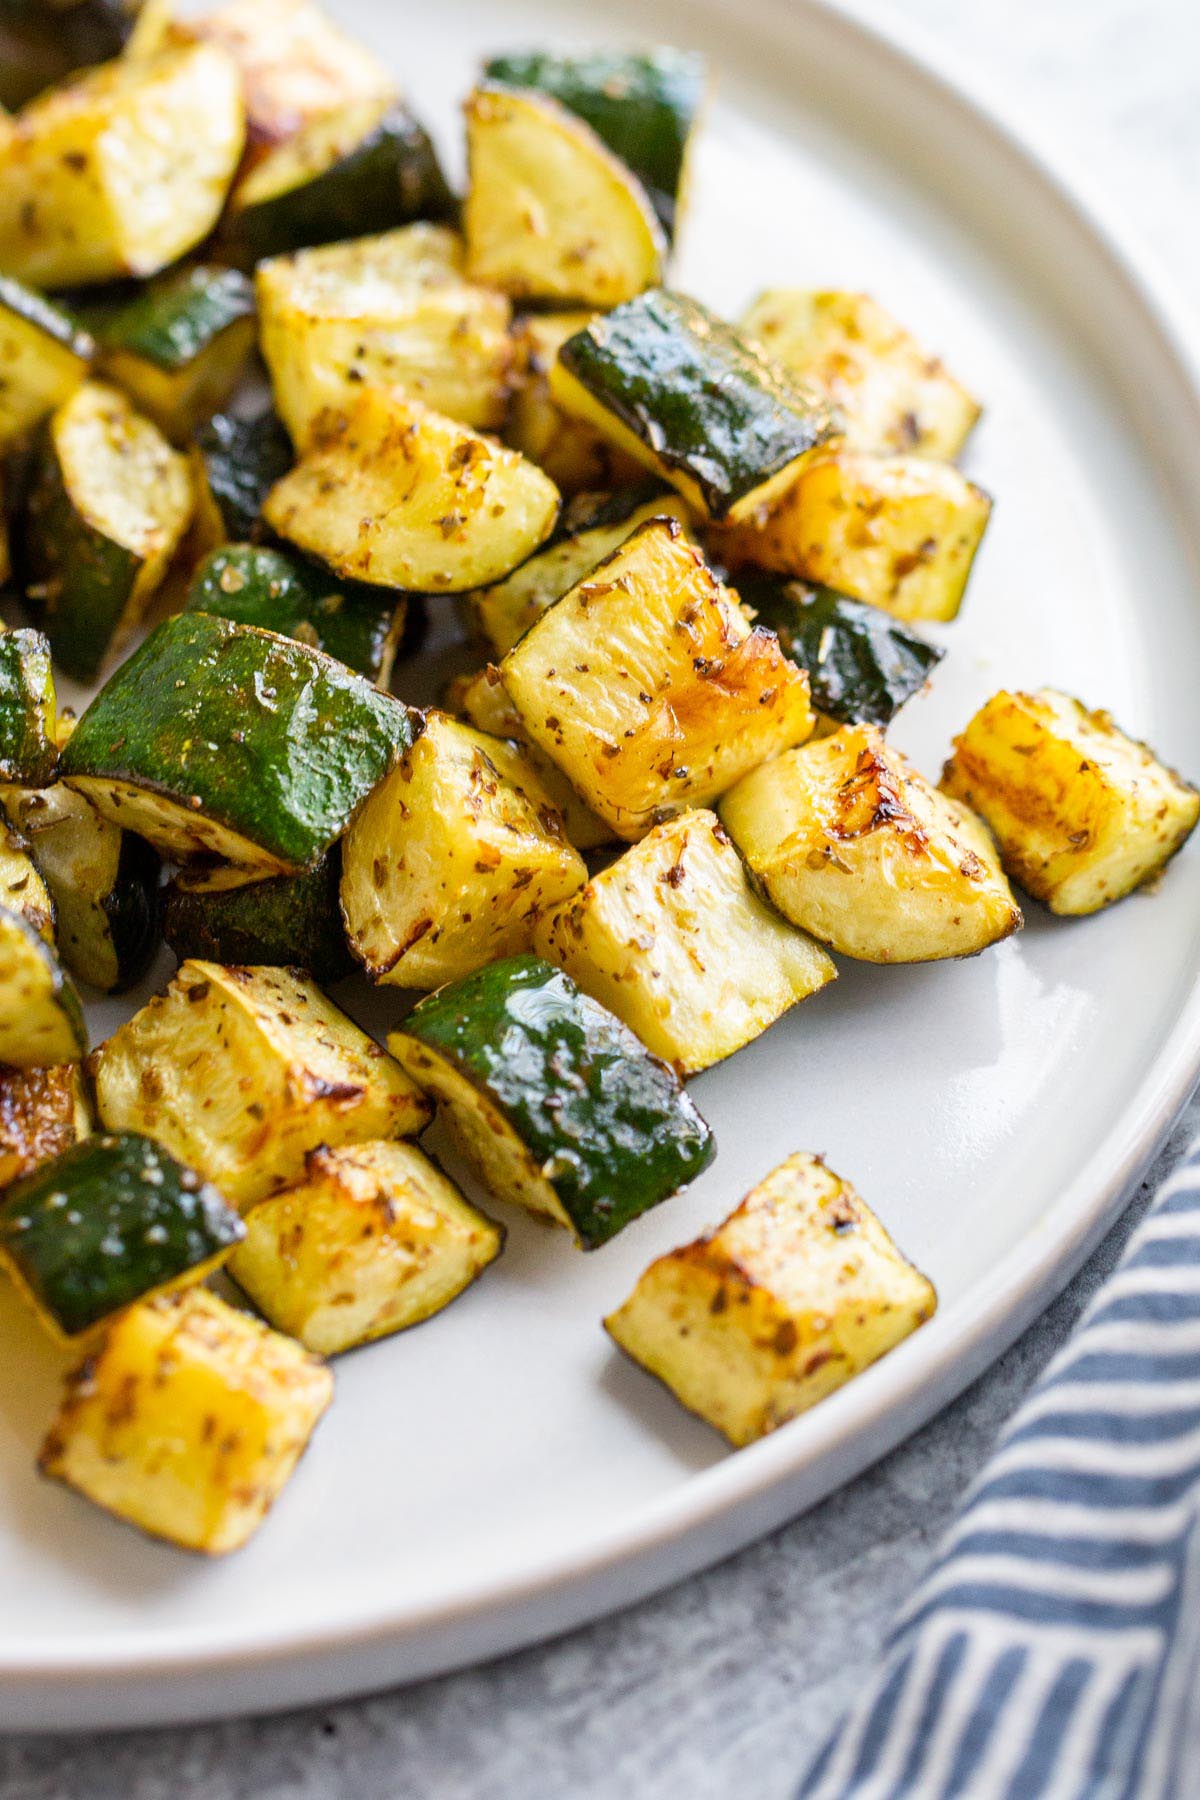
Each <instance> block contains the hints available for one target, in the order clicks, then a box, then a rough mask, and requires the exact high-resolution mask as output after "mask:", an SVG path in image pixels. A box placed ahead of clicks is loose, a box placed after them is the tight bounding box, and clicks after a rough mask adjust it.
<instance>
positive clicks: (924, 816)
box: [720, 725, 1021, 963]
mask: <svg viewBox="0 0 1200 1800" xmlns="http://www.w3.org/2000/svg"><path fill="white" fill-rule="evenodd" d="M720 812H721V818H722V819H723V821H724V823H725V827H726V829H727V830H728V832H729V835H730V836H731V837H732V839H733V841H734V843H735V844H736V845H737V847H738V849H739V850H740V851H741V853H742V855H743V857H744V858H745V859H746V862H747V864H748V865H749V868H750V871H751V874H752V875H753V876H754V877H755V879H756V880H757V881H758V882H759V883H760V884H761V886H762V888H763V891H764V892H765V893H766V894H767V896H768V898H769V899H770V900H771V901H772V903H773V904H774V905H775V906H776V907H778V909H779V911H780V912H781V913H782V914H783V915H784V917H785V918H786V919H790V920H791V921H792V924H793V925H798V926H799V927H800V929H801V930H802V931H809V932H811V933H812V935H813V937H815V938H817V939H819V940H820V942H821V943H823V944H828V945H829V947H830V949H831V950H840V951H841V952H842V953H843V954H844V955H846V956H855V957H859V958H861V959H862V960H863V961H864V962H880V963H891V962H930V961H934V960H936V959H938V958H941V957H947V956H974V955H975V954H976V952H978V951H980V950H984V949H986V948H987V946H988V945H989V944H994V943H997V942H998V941H999V940H1000V939H1001V938H1006V937H1008V936H1009V935H1010V934H1011V933H1012V932H1014V931H1016V930H1018V929H1019V927H1020V924H1021V914H1020V911H1019V909H1018V907H1017V903H1016V901H1015V900H1014V899H1013V896H1012V891H1011V889H1010V888H1009V885H1008V882H1007V881H1006V880H1005V877H1004V872H1003V870H1002V869H1001V867H1000V861H999V858H998V857H997V855H996V846H995V845H994V843H993V842H992V839H991V836H990V834H989V833H988V830H987V827H986V826H985V825H984V824H983V823H982V821H981V820H980V819H979V818H977V817H976V816H975V814H974V813H972V812H970V811H969V810H968V809H967V808H966V807H965V806H961V805H959V803H958V802H957V801H955V800H950V799H948V798H947V796H946V795H944V794H939V793H938V791H937V789H936V788H934V787H931V786H930V785H929V783H928V782H927V781H926V780H925V778H924V777H923V776H922V775H919V774H918V773H917V771H916V769H914V768H913V767H912V764H911V763H909V762H908V761H907V760H906V758H904V757H903V756H901V754H900V752H899V751H898V750H896V749H895V748H894V747H893V746H892V745H890V744H888V743H886V742H885V741H884V739H883V737H882V736H881V734H880V733H879V731H878V730H877V729H876V728H875V727H874V726H871V725H843V726H842V728H841V730H840V731H837V732H835V733H834V734H833V735H832V736H831V737H825V738H821V739H819V740H817V741H816V742H815V743H812V744H806V745H804V747H803V749H802V750H792V751H789V752H788V754H787V755H786V756H780V757H777V758H776V760H775V761H774V762H771V763H767V764H765V765H764V766H763V767H762V768H761V769H755V770H754V772H753V773H752V774H750V775H747V776H746V777H745V779H744V780H742V781H740V782H739V783H738V785H737V786H736V787H735V788H734V789H732V791H731V792H730V793H728V794H726V795H725V798H724V799H723V800H722V802H721V807H720Z"/></svg>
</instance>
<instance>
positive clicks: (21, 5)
mask: <svg viewBox="0 0 1200 1800" xmlns="http://www.w3.org/2000/svg"><path fill="white" fill-rule="evenodd" d="M140 10H141V6H140V0H55V3H49V0H5V3H4V5H3V6H2V7H0V106H7V107H14V108H15V107H18V106H24V105H25V104H26V102H27V101H29V100H32V99H33V97H34V95H35V94H39V93H41V91H42V89H43V88H48V87H50V86H52V85H53V84H54V83H55V82H59V81H62V80H63V79H64V77H65V76H67V75H71V74H73V73H74V72H75V70H76V69H85V68H90V67H92V66H93V64H95V63H102V62H108V61H109V60H110V59H111V58H112V57H114V56H119V55H120V53H121V51H122V49H123V48H124V46H125V44H126V43H127V41H128V39H129V36H130V33H131V32H132V30H133V29H134V25H135V23H136V21H137V18H138V14H139V12H140Z"/></svg>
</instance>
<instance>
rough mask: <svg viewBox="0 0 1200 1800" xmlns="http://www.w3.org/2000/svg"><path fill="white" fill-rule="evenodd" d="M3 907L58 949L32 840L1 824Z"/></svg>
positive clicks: (0, 899)
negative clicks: (55, 944) (32, 850)
mask: <svg viewBox="0 0 1200 1800" xmlns="http://www.w3.org/2000/svg"><path fill="white" fill-rule="evenodd" d="M0 907H3V908H4V910H5V911H6V912H14V913H17V914H19V916H20V917H21V918H22V919H24V921H25V923H26V925H28V926H30V927H31V929H32V930H34V931H36V932H37V934H38V936H39V937H40V938H41V939H42V941H43V943H46V944H49V945H50V946H51V948H53V947H54V937H55V932H54V926H55V918H54V901H53V900H52V899H51V896H50V890H49V888H48V887H47V886H46V883H45V881H44V880H43V878H42V874H41V871H40V870H39V869H38V867H37V864H36V863H35V862H34V860H33V857H32V855H31V854H30V850H29V842H28V839H26V838H25V837H23V836H22V835H21V833H20V832H19V831H16V830H14V829H13V827H12V826H11V825H7V824H3V823H0ZM3 1060H4V1059H3V1058H0V1061H3Z"/></svg>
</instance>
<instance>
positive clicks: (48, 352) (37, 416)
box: [0, 26, 96, 449]
mask: <svg viewBox="0 0 1200 1800" xmlns="http://www.w3.org/2000/svg"><path fill="white" fill-rule="evenodd" d="M2 30H3V27H2V26H0V32H2ZM2 154H3V153H2V152H0V158H2ZM95 354H96V345H95V342H94V341H93V339H92V338H91V337H90V336H89V334H88V333H87V332H86V331H85V330H84V329H83V327H82V325H80V324H79V323H78V321H77V320H75V319H73V318H72V317H71V315H70V313H68V312H66V311H64V309H63V308H62V307H60V306H55V305H53V304H52V303H51V302H50V301H49V300H47V299H45V298H44V296H43V295H41V294H38V293H35V292H34V290H33V289H32V288H27V287H25V286H24V285H23V284H22V283H21V282H19V281H14V280H13V278H12V277H11V276H10V275H0V449H6V448H7V447H8V446H9V445H11V444H13V443H14V442H15V441H16V440H17V439H18V438H20V437H22V436H23V435H24V434H25V432H27V431H30V430H32V429H33V427H34V426H35V425H39V424H40V423H41V421H42V420H43V419H44V418H45V417H46V416H47V414H49V413H52V412H53V411H54V409H55V407H57V406H61V405H62V403H63V401H64V400H69V399H70V397H71V395H72V394H73V393H74V392H75V389H76V388H77V387H79V386H81V384H82V383H83V382H84V381H85V380H86V379H87V373H88V370H89V369H90V367H91V365H92V361H93V359H94V357H95Z"/></svg>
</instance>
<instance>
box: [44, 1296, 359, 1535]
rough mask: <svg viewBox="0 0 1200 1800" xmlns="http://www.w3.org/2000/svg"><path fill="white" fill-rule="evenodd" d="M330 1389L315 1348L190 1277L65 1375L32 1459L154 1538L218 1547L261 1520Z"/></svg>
mask: <svg viewBox="0 0 1200 1800" xmlns="http://www.w3.org/2000/svg"><path fill="white" fill-rule="evenodd" d="M332 1398H333V1376H332V1375H331V1374H330V1372H329V1369H328V1368H327V1367H326V1365H325V1364H324V1363H323V1362H321V1361H320V1360H319V1358H317V1357H315V1356H313V1355H311V1354H310V1352H309V1351H307V1350H304V1349H302V1348H301V1347H300V1345H299V1344H295V1343H293V1342H292V1340H291V1339H290V1338H285V1337H283V1336H282V1335H281V1334H280V1333H279V1332H276V1331H271V1330H270V1329H269V1328H268V1327H267V1326H265V1325H262V1324H260V1323H259V1321H258V1320H257V1319H253V1318H251V1317H250V1315H249V1314H248V1313H244V1312H239V1311H238V1310H237V1309H236V1308H235V1307H232V1306H227V1305H226V1304H225V1302H224V1301H223V1300H219V1299H218V1298H217V1296H216V1295H215V1294H210V1293H209V1292H208V1290H207V1289H206V1288H189V1289H187V1290H186V1291H185V1292H183V1293H181V1294H165V1295H163V1296H162V1297H161V1298H159V1299H157V1300H146V1301H143V1302H142V1303H141V1304H140V1305H138V1306H131V1307H130V1308H129V1309H128V1311H127V1312H124V1313H122V1314H121V1315H120V1317H119V1318H117V1319H115V1320H114V1321H113V1323H112V1325H111V1326H110V1327H109V1329H108V1331H107V1332H106V1334H105V1336H104V1339H103V1341H102V1343H101V1344H100V1346H99V1348H98V1349H97V1350H95V1351H93V1353H92V1354H91V1355H90V1356H89V1357H88V1358H87V1360H86V1362H84V1363H83V1364H82V1366H81V1367H80V1368H78V1369H77V1370H76V1371H75V1373H74V1374H73V1375H72V1376H71V1377H70V1378H69V1379H68V1382H67V1389H66V1394H65V1397H64V1399H63V1403H62V1406H61V1408H60V1410H59V1414H58V1417H57V1419H56V1420H55V1421H54V1424H53V1425H52V1426H51V1428H50V1432H49V1435H48V1436H47V1438H46V1441H45V1443H44V1444H43V1445H42V1451H41V1456H40V1458H39V1461H38V1466H39V1468H40V1469H41V1471H42V1473H43V1475H49V1476H51V1477H52V1478H53V1479H54V1480H56V1481H61V1482H63V1483H64V1484H65V1485H66V1486H67V1487H71V1488H74V1489H75V1491H76V1493H79V1494H83V1495H84V1496H85V1498H87V1499H88V1500H93V1501H95V1503H96V1505H97V1506H102V1507H104V1508H105V1510H106V1511H107V1512H110V1513H115V1514H116V1516H117V1517H118V1518H119V1519H125V1520H127V1521H128V1522H129V1524H131V1525H137V1526H139V1527H140V1528H141V1530H143V1531H147V1532H149V1533H150V1534H151V1536H153V1537H160V1538H166V1539H167V1541H168V1542H169V1543H172V1544H178V1545H180V1546H181V1547H182V1548H183V1549H185V1550H202V1551H204V1552H206V1553H207V1554H208V1555H210V1556H221V1555H223V1554H224V1553H225V1552H226V1551H229V1550H237V1549H239V1548H240V1546H241V1545H242V1544H244V1543H245V1542H246V1540H247V1538H249V1537H251V1536H253V1534H254V1532H255V1531H256V1530H257V1529H258V1527H259V1526H260V1525H261V1524H262V1522H263V1520H264V1518H265V1517H266V1515H267V1513H268V1512H269V1510H270V1508H271V1506H272V1504H273V1502H274V1501H275V1500H276V1499H277V1498H278V1496H279V1494H280V1492H281V1490H282V1489H283V1487H284V1485H285V1483H286V1482H287V1480H288V1478H289V1476H290V1475H291V1473H292V1471H293V1469H294V1468H295V1466H296V1463H297V1461H298V1460H299V1457H300V1455H301V1453H302V1451H303V1450H304V1448H305V1446H306V1445H307V1443H308V1440H309V1438H310V1437H311V1436H312V1434H313V1431H314V1429H315V1428H316V1425H317V1422H318V1420H319V1419H320V1417H321V1414H322V1413H323V1412H324V1411H325V1408H326V1407H327V1406H328V1405H329V1402H330V1400H331V1399H332Z"/></svg>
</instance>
